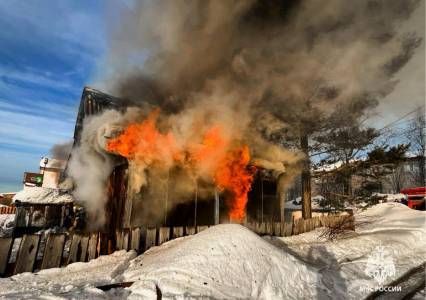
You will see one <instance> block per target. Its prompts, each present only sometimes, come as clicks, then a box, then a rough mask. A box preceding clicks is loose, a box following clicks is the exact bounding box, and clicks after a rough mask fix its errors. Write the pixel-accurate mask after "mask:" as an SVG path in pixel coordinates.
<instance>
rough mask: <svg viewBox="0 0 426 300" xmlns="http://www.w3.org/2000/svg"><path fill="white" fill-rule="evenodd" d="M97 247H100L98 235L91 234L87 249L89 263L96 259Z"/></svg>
mask: <svg viewBox="0 0 426 300" xmlns="http://www.w3.org/2000/svg"><path fill="white" fill-rule="evenodd" d="M97 247H98V234H97V233H91V234H90V237H89V246H88V248H87V260H88V261H90V260H92V259H95V258H96V252H97V251H96V250H97Z"/></svg>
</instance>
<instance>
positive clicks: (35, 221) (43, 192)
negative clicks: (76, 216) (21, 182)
mask: <svg viewBox="0 0 426 300" xmlns="http://www.w3.org/2000/svg"><path fill="white" fill-rule="evenodd" d="M13 202H14V204H15V206H16V215H15V233H18V234H19V233H24V232H25V233H28V232H35V231H38V230H40V229H46V228H52V227H55V226H58V227H70V226H71V224H72V216H73V203H74V198H73V196H72V195H71V194H70V193H69V192H68V191H67V190H60V189H51V188H43V187H24V189H23V190H22V191H20V192H18V193H17V194H16V195H15V196H14V197H13Z"/></svg>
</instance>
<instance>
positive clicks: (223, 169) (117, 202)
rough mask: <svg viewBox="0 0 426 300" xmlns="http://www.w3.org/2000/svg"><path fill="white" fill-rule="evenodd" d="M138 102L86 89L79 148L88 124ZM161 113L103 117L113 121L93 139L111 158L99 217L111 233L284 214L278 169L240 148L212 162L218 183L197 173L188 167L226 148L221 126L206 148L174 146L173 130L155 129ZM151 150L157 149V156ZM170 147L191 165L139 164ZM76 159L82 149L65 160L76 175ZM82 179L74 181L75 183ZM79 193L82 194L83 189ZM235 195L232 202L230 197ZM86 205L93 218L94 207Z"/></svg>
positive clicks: (79, 123) (207, 139)
mask: <svg viewBox="0 0 426 300" xmlns="http://www.w3.org/2000/svg"><path fill="white" fill-rule="evenodd" d="M135 105H136V104H135V103H132V102H131V101H128V100H122V99H118V98H115V97H112V96H110V95H107V94H105V93H102V92H100V91H97V90H94V89H91V88H88V87H86V88H85V89H84V90H83V94H82V98H81V102H80V108H79V112H78V116H77V122H76V126H75V133H74V148H75V149H76V148H78V147H79V146H80V145H81V144H82V143H84V141H83V140H84V139H85V137H84V136H83V135H82V132H83V131H84V129H85V126H90V125H88V124H89V122H90V120H91V119H92V120H93V119H94V117H96V116H99V115H101V114H103V113H104V112H106V111H108V110H112V111H115V112H121V113H125V112H126V111H128V110H129V108H131V107H133V106H135ZM104 115H105V114H104ZM111 116H113V115H111ZM157 117H158V116H157V115H156V110H153V111H151V112H150V113H149V114H148V115H147V116H146V118H144V120H143V121H142V122H140V123H131V124H130V125H129V124H126V126H124V127H123V126H117V124H116V123H114V122H113V121H112V120H105V119H104V120H102V122H104V123H105V122H106V123H108V122H109V121H111V122H110V123H111V124H112V125H111V124H109V125H108V126H106V127H105V128H103V129H102V130H101V131H99V130H97V133H96V136H97V138H101V139H102V141H103V142H102V143H101V144H102V146H103V147H104V150H105V152H107V153H108V154H106V155H107V157H108V159H111V168H110V169H109V170H110V173H109V174H108V177H107V178H106V184H105V190H106V191H105V193H106V198H105V200H104V202H103V203H104V205H105V207H104V208H105V211H104V216H100V215H97V218H103V219H104V220H105V222H103V223H104V224H103V226H104V228H105V229H106V230H107V231H109V232H114V231H115V230H116V229H117V228H132V227H135V226H198V225H213V224H218V223H221V222H229V221H233V222H245V221H249V222H252V221H272V220H274V221H279V220H280V218H282V215H283V214H281V213H280V212H281V211H282V210H283V207H281V206H280V205H281V204H280V201H279V196H278V195H279V193H278V191H277V178H278V175H279V174H278V173H277V172H276V171H275V172H274V171H272V170H267V169H265V168H262V167H260V166H259V165H256V163H253V162H252V161H250V158H249V154H248V149H247V148H246V147H240V148H237V149H236V150H233V151H232V152H229V153H226V154H225V155H224V156H225V157H226V159H222V158H220V159H219V160H222V161H221V162H220V163H219V166H218V167H216V166H215V168H217V169H215V173H214V174H213V177H214V178H213V180H211V179H209V177H208V176H192V173H191V172H192V170H188V165H190V166H191V167H193V166H194V168H195V167H198V168H201V167H205V168H208V167H209V166H208V165H207V167H206V165H204V164H203V165H201V164H200V165H197V163H198V162H199V161H201V160H202V161H207V162H208V160H209V159H211V157H214V156H215V155H222V154H221V152H220V154H217V151H218V150H219V151H222V150H221V148H220V147H223V143H224V142H223V141H222V140H221V139H222V137H221V136H220V135H219V133H218V132H217V128H216V127H213V129H211V130H209V131H207V134H206V135H205V136H204V140H203V144H202V146H200V145H190V146H185V147H186V148H185V150H184V151H183V150H180V149H176V148H178V147H175V146H174V141H173V137H172V136H171V135H170V134H165V133H162V132H161V131H160V130H157V129H156V127H155V123H156V122H161V120H157V119H156V118H157ZM111 118H113V117H111ZM134 131H136V132H137V135H136V136H132V133H134ZM99 132H101V133H99ZM99 135H102V136H99ZM136 139H137V140H136ZM140 141H143V142H144V144H143V145H138V146H137V147H139V148H138V149H137V150H135V149H132V147H133V148H135V147H136V146H135V143H139V142H140ZM209 146H211V147H209ZM197 147H198V148H197ZM194 149H195V150H194ZM136 151H139V152H138V153H136ZM154 151H159V152H160V154H158V153H155V154H154V153H153V152H154ZM165 151H169V152H171V154H170V156H171V157H172V159H175V160H185V162H187V161H189V162H190V163H187V164H175V165H172V166H171V167H168V168H167V169H166V170H163V169H161V168H157V169H155V168H143V169H142V170H141V165H140V164H142V163H138V160H140V161H143V162H144V163H146V162H145V161H144V160H146V159H149V160H151V161H153V160H155V159H160V158H158V156H161V155H163V156H167V155H169V153H167V154H164V153H161V152H165ZM76 157H77V158H78V151H77V152H76V151H73V154H72V155H71V159H70V161H69V162H68V167H67V168H68V170H67V172H68V173H71V174H72V172H73V171H72V170H70V169H72V164H73V163H74V164H75V162H73V159H74V160H76V159H77V158H76ZM104 159H106V158H104ZM161 159H163V157H161ZM215 159H216V158H215ZM83 167H84V166H83ZM74 169H75V168H74ZM206 172H207V171H206ZM200 173H201V172H200ZM141 174H143V175H141ZM141 176H146V177H144V178H141ZM73 178H76V176H75V175H74V176H73ZM141 181H143V184H141ZM78 184H79V183H78V182H76V183H75V185H76V186H77V187H78ZM82 184H84V182H83V183H82ZM74 195H75V196H76V197H77V199H78V197H79V195H78V192H77V193H74ZM231 197H232V198H233V199H232V201H234V202H233V203H231V202H230V201H231V200H229V199H230V198H231ZM237 198H238V199H237ZM86 205H87V204H86ZM88 210H89V211H88V213H89V216H90V204H89V209H88ZM95 218H96V217H95Z"/></svg>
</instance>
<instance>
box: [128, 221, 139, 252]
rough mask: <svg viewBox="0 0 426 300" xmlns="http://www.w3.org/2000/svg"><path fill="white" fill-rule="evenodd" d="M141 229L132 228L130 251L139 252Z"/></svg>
mask: <svg viewBox="0 0 426 300" xmlns="http://www.w3.org/2000/svg"><path fill="white" fill-rule="evenodd" d="M140 241H141V229H140V228H139V227H136V228H133V229H132V232H131V243H130V250H135V251H136V252H137V253H139V252H140Z"/></svg>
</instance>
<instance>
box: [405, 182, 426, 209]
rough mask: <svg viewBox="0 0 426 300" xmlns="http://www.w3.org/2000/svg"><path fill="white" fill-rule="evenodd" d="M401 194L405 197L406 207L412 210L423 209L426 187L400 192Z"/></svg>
mask: <svg viewBox="0 0 426 300" xmlns="http://www.w3.org/2000/svg"><path fill="white" fill-rule="evenodd" d="M401 194H404V195H405V200H406V201H407V205H408V207H409V208H412V209H419V210H424V209H425V197H426V187H416V188H409V189H403V190H401Z"/></svg>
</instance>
